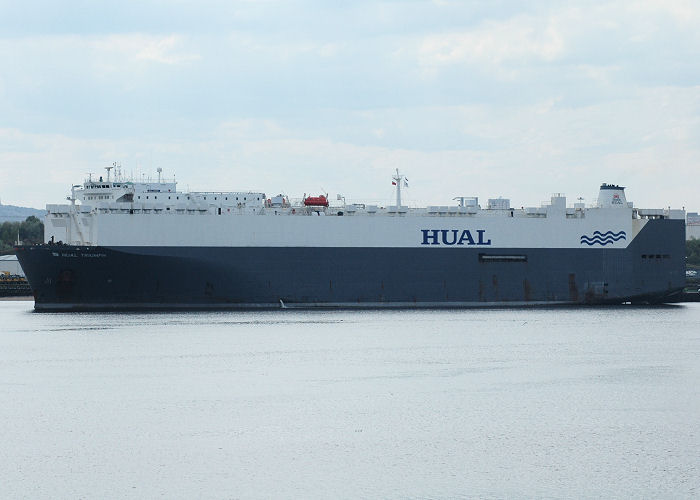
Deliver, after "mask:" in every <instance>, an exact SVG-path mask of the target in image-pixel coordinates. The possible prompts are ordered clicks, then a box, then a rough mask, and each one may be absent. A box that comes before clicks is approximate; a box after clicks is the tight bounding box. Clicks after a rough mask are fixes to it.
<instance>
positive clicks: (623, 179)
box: [0, 0, 700, 211]
mask: <svg viewBox="0 0 700 500" xmlns="http://www.w3.org/2000/svg"><path fill="white" fill-rule="evenodd" d="M699 24H700V2H697V1H692V0H691V1H686V0H674V1H672V2H669V1H668V0H634V1H627V0H608V1H605V2H600V1H586V0H579V1H566V0H559V1H540V0H529V1H523V2H518V1H499V0H490V1H471V0H466V1H452V0H432V1H430V0H425V1H418V0H416V1H412V0H407V1H365V0H355V1H353V2H338V1H333V0H325V1H313V0H309V1H276V0H245V1H235V0H228V1H198V2H191V1H190V2H184V1H177V0H171V1H159V0H150V1H149V0H145V1H138V2H129V1H125V0H119V1H104V2H93V1H86V0H84V1H75V0H63V1H61V2H54V1H47V2H41V1H31V0H26V1H23V2H17V1H14V0H0V201H1V202H2V203H3V204H14V205H21V206H31V207H38V208H41V207H43V206H44V205H45V204H46V203H60V202H61V201H62V200H65V197H66V196H67V195H68V194H69V190H70V186H71V184H76V183H81V182H82V181H83V180H84V179H85V178H86V177H87V173H88V172H93V173H95V174H97V175H101V174H104V170H103V169H104V167H106V166H109V165H111V164H112V163H113V162H117V163H119V164H121V166H122V169H123V171H124V172H125V173H127V174H131V173H133V174H134V175H135V176H136V177H137V178H138V177H140V176H143V175H154V176H155V175H156V174H155V172H156V168H159V167H160V168H162V169H163V174H164V175H166V176H172V175H175V177H176V179H177V181H178V182H179V187H180V188H181V189H185V190H186V189H190V190H196V191H215V190H216V191H229V190H230V191H233V190H255V191H264V192H265V193H267V194H277V193H285V194H287V195H288V196H291V197H292V198H296V197H301V196H302V195H303V194H304V193H313V194H319V193H323V192H327V193H329V194H330V196H331V198H332V199H335V198H336V194H342V195H343V196H345V197H346V200H347V201H348V202H350V201H358V202H359V201H376V202H379V203H387V204H388V203H391V199H392V196H393V188H392V186H391V176H392V174H393V172H394V171H395V169H397V168H398V169H399V170H400V171H401V172H402V173H403V174H405V175H406V177H407V178H408V180H409V188H408V189H406V190H404V193H403V194H404V202H408V203H409V204H411V205H416V206H421V205H428V204H430V205H438V204H442V205H446V204H451V203H454V202H452V201H451V200H452V199H453V198H454V197H456V196H479V198H480V200H482V205H483V204H484V202H485V200H486V199H487V198H495V197H498V196H503V197H505V198H510V199H511V200H512V205H513V206H538V205H539V204H540V203H541V202H543V201H545V200H548V199H549V197H550V195H551V194H552V193H555V192H557V193H564V194H566V195H567V196H568V198H569V202H570V203H573V202H574V201H575V199H576V198H578V197H579V196H580V197H583V198H584V199H585V202H587V203H593V202H595V198H596V196H597V192H598V187H599V185H600V184H601V183H603V182H607V183H615V184H621V185H624V186H627V190H626V193H627V199H628V200H630V201H633V202H634V203H635V205H636V206H641V207H646V208H660V207H667V206H671V207H673V208H681V207H685V208H687V209H688V210H691V211H698V210H700V195H699V194H698V186H699V185H700V63H699V62H698V61H700V30H698V29H697V26H698V25H699Z"/></svg>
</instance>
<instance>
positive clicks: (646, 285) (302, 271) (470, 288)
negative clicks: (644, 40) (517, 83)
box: [17, 220, 685, 311]
mask: <svg viewBox="0 0 700 500" xmlns="http://www.w3.org/2000/svg"><path fill="white" fill-rule="evenodd" d="M17 255H18V258H19V261H20V263H21V265H22V268H23V269H24V271H25V273H26V275H27V279H28V281H29V283H30V285H31V287H32V291H33V293H34V297H35V308H36V310H40V311H43V310H110V309H119V310H124V309H178V308H187V309H207V308H257V307H264V308H279V307H319V306H320V307H440V306H443V307H467V306H490V305H498V306H503V305H528V304H532V305H535V304H606V303H612V304H619V303H623V302H640V303H661V302H672V301H673V298H674V296H675V295H676V294H678V293H679V292H680V291H681V290H682V288H683V286H684V283H685V276H684V269H685V228H684V225H683V221H682V220H678V221H676V220H657V221H649V222H648V223H647V225H646V226H645V227H644V229H643V230H642V232H641V233H640V234H639V235H638V236H637V237H636V238H635V239H634V241H632V242H631V244H630V245H629V246H628V248H626V249H605V248H596V249H591V248H580V249H579V248H576V249H553V248H518V249H489V250H485V249H483V248H481V249H471V248H459V249H457V248H426V247H421V248H306V247H295V248H262V247H258V248H250V247H235V248H221V247H75V246H66V245H40V246H32V247H18V249H17Z"/></svg>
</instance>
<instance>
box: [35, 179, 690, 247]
mask: <svg viewBox="0 0 700 500" xmlns="http://www.w3.org/2000/svg"><path fill="white" fill-rule="evenodd" d="M110 169H111V167H110ZM158 173H159V175H158V180H157V181H155V182H152V181H148V182H146V181H142V182H135V181H133V180H129V181H126V180H124V179H123V178H122V176H121V174H120V173H119V172H118V171H117V172H116V173H115V175H114V179H111V175H110V172H109V170H108V172H107V176H106V179H105V178H103V177H100V178H99V179H98V180H93V179H92V178H88V179H87V180H86V181H85V182H84V183H83V185H82V186H73V189H72V193H71V197H69V198H68V200H69V201H70V202H71V203H70V204H62V205H47V207H46V208H47V212H48V213H47V215H46V224H45V228H46V229H45V239H46V242H47V243H48V242H59V241H60V242H63V243H66V244H71V245H86V246H89V245H103V246H243V247H246V246H268V247H291V246H301V247H309V246H318V247H335V246H338V247H357V246H364V247H420V246H426V245H444V246H454V247H459V246H465V245H468V246H471V245H477V246H478V245H484V246H491V247H494V248H516V247H550V248H581V245H584V244H585V245H586V246H590V247H593V248H601V247H604V246H605V247H607V248H616V247H626V246H627V245H628V244H629V243H630V242H631V241H632V240H633V239H634V237H635V236H636V235H637V234H638V233H639V231H641V229H642V228H643V227H644V224H645V223H646V221H647V220H649V219H655V218H673V219H682V218H684V211H682V210H671V209H658V210H642V209H637V208H634V207H633V205H632V203H630V202H627V200H626V199H625V196H624V188H622V187H620V186H613V185H608V184H604V185H603V186H601V190H600V195H599V198H598V202H597V204H596V205H595V206H592V207H586V206H585V205H584V204H583V203H581V202H580V200H579V201H578V202H577V203H575V204H574V205H573V206H570V207H568V206H567V203H566V197H565V196H564V195H561V194H556V195H553V196H552V197H551V199H550V201H549V203H544V204H542V206H540V207H526V208H514V207H512V206H511V204H510V200H508V199H504V198H492V199H489V200H488V205H487V207H486V208H482V207H481V206H480V205H479V203H478V198H474V197H463V196H461V197H456V198H455V200H456V201H458V204H456V205H453V206H442V205H440V206H428V207H424V208H409V207H407V206H404V205H401V195H400V189H401V186H402V183H403V184H405V182H406V181H405V177H403V176H402V175H401V174H399V172H398V171H397V172H396V175H395V176H394V177H393V179H394V184H395V185H396V190H397V193H396V200H397V201H396V205H389V206H378V205H369V204H357V203H354V204H347V203H345V201H344V200H342V204H338V205H330V206H327V205H328V202H327V201H326V198H325V197H323V196H322V197H320V198H311V197H309V198H307V197H306V196H305V197H304V198H303V199H301V200H299V201H295V202H290V200H289V198H288V197H287V196H284V195H281V194H279V195H277V196H272V197H267V196H266V195H265V193H263V192H247V191H246V192H235V191H234V192H188V193H185V192H180V191H177V189H176V182H175V181H174V180H172V181H164V180H163V179H161V175H160V173H161V172H160V170H159V172H158ZM317 200H321V201H325V204H324V203H317ZM621 232H622V233H621ZM620 234H623V236H620ZM611 235H612V236H613V237H612V238H611V237H610V236H611ZM603 240H605V241H603Z"/></svg>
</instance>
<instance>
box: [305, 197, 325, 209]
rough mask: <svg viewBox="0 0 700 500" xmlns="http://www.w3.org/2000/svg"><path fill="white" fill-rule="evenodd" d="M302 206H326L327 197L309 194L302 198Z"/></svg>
mask: <svg viewBox="0 0 700 500" xmlns="http://www.w3.org/2000/svg"><path fill="white" fill-rule="evenodd" d="M304 206H306V207H327V206H328V198H326V197H325V196H323V195H320V196H309V197H307V198H304Z"/></svg>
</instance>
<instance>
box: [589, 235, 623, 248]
mask: <svg viewBox="0 0 700 500" xmlns="http://www.w3.org/2000/svg"><path fill="white" fill-rule="evenodd" d="M626 239H627V233H625V232H624V231H620V232H619V233H613V232H612V231H606V232H604V233H601V232H600V231H593V236H587V235H585V234H583V235H581V245H583V244H584V243H585V244H586V245H588V246H589V247H590V246H593V245H601V246H605V245H608V244H610V243H614V242H616V241H619V240H626Z"/></svg>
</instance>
